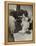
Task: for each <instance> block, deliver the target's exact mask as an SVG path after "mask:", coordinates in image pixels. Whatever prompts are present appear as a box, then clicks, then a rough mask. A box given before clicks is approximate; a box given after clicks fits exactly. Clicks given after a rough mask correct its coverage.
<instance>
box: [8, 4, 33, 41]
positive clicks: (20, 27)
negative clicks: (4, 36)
mask: <svg viewBox="0 0 36 46" xmlns="http://www.w3.org/2000/svg"><path fill="white" fill-rule="evenodd" d="M8 6H9V7H8V14H9V21H8V23H9V24H8V41H9V42H16V41H17V42H18V41H28V40H32V31H33V18H32V17H33V14H32V12H33V11H32V9H33V8H32V5H20V4H19V5H16V4H9V5H8Z"/></svg>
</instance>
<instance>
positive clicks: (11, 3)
mask: <svg viewBox="0 0 36 46" xmlns="http://www.w3.org/2000/svg"><path fill="white" fill-rule="evenodd" d="M10 5H20V6H21V7H25V6H26V7H28V6H29V7H30V6H31V7H32V8H30V9H32V20H33V25H32V26H33V29H32V40H22V41H14V42H13V41H8V39H9V33H8V27H9V13H10V11H9V8H10V9H12V7H11V6H10ZM4 7H5V17H4V18H5V20H4V21H5V32H4V33H5V44H6V45H12V44H25V43H35V4H34V3H31V2H14V1H5V5H4ZM14 7H16V6H13V9H15V8H14ZM18 9H19V10H20V9H22V8H19V6H17V11H18ZM28 9H29V8H28ZM17 13H18V12H17ZM13 14H14V13H13ZM28 35H29V34H28ZM17 36H18V35H17ZM15 39H16V38H15Z"/></svg>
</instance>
